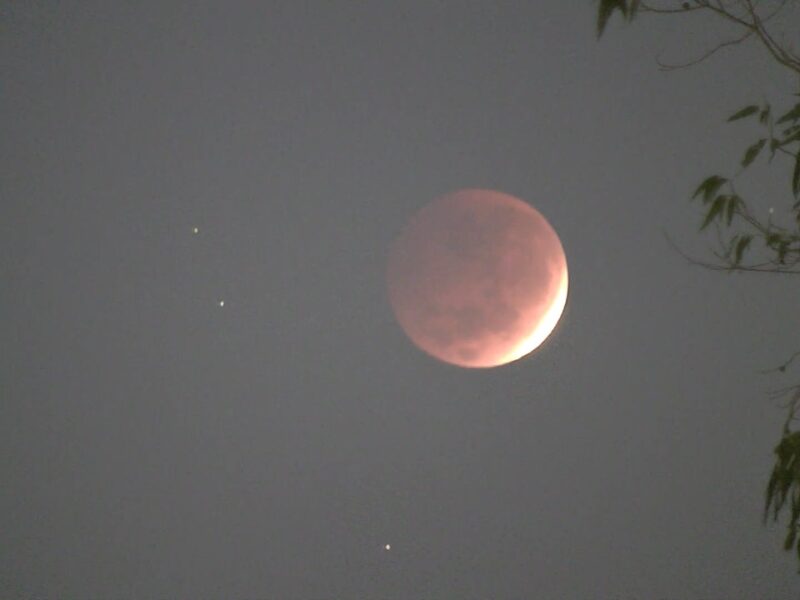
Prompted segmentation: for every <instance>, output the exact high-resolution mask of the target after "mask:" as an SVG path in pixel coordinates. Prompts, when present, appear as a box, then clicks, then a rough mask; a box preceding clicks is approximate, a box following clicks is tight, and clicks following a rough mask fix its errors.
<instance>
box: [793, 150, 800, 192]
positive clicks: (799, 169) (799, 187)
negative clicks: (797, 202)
mask: <svg viewBox="0 0 800 600" xmlns="http://www.w3.org/2000/svg"><path fill="white" fill-rule="evenodd" d="M792 191H793V192H794V195H795V196H800V152H798V153H797V156H796V157H795V159H794V173H793V174H792Z"/></svg>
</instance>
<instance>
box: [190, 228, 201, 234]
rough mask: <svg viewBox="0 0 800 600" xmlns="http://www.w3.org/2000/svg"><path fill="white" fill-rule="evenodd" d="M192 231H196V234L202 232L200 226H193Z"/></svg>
mask: <svg viewBox="0 0 800 600" xmlns="http://www.w3.org/2000/svg"><path fill="white" fill-rule="evenodd" d="M192 233H194V234H198V233H200V228H199V227H192Z"/></svg>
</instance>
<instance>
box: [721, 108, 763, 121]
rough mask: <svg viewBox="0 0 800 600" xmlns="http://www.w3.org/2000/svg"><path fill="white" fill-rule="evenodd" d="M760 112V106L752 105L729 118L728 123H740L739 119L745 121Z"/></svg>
mask: <svg viewBox="0 0 800 600" xmlns="http://www.w3.org/2000/svg"><path fill="white" fill-rule="evenodd" d="M757 112H758V106H756V105H755V104H751V105H750V106H745V107H744V108H743V109H742V110H740V111H737V112H735V113H733V114H732V115H731V116H730V117H728V123H730V122H732V121H738V120H739V119H744V118H746V117H749V116H750V115H754V114H756V113H757Z"/></svg>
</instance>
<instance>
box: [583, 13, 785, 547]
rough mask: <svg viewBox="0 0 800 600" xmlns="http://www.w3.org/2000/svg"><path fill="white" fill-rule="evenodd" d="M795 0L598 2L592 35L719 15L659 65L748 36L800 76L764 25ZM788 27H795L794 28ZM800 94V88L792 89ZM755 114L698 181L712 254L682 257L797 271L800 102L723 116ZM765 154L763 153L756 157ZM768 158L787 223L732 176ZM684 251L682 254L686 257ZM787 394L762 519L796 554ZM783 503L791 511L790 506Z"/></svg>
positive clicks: (696, 196) (714, 264)
mask: <svg viewBox="0 0 800 600" xmlns="http://www.w3.org/2000/svg"><path fill="white" fill-rule="evenodd" d="M797 3H798V0H791V2H790V0H775V1H774V2H758V1H757V0H730V1H725V2H723V1H721V0H692V1H690V2H659V3H656V2H643V1H640V0H600V1H599V7H598V13H597V33H598V36H602V35H603V33H604V32H605V31H606V28H607V26H608V24H609V22H610V20H611V18H612V17H614V15H619V16H620V17H621V18H622V19H623V20H624V21H625V22H630V21H632V20H633V19H634V18H635V17H637V16H639V15H645V14H648V13H650V14H654V15H678V16H681V15H684V16H685V15H686V14H687V13H693V12H695V11H701V12H702V13H705V14H709V15H712V16H716V17H719V18H720V19H722V20H725V21H727V22H728V23H731V24H733V25H734V26H735V27H737V28H738V29H739V30H740V31H739V35H738V36H736V37H734V38H731V39H728V40H724V41H722V42H719V43H718V44H717V45H715V46H713V47H712V48H711V50H709V51H706V52H705V53H703V54H702V55H700V56H698V57H696V58H694V59H692V60H688V61H685V62H683V63H679V64H665V63H661V62H660V63H659V66H660V67H661V68H662V69H664V70H673V69H680V68H685V67H689V66H692V65H696V64H698V63H700V62H702V61H704V60H706V59H708V58H710V57H711V56H712V55H714V54H715V53H717V52H718V51H719V50H722V49H725V48H728V47H730V46H734V45H738V44H740V43H742V42H744V41H746V40H748V39H754V40H757V41H758V42H759V43H760V45H761V46H762V47H763V48H764V49H766V51H767V52H768V53H769V55H770V56H771V57H772V59H774V60H775V61H776V62H777V63H778V64H779V65H781V66H782V67H785V68H787V69H789V70H791V71H793V72H794V73H797V74H798V75H800V55H798V54H796V53H795V52H794V51H793V50H792V49H791V48H790V47H788V46H786V45H785V44H783V42H782V41H778V39H779V37H778V36H776V35H774V34H773V33H772V32H771V31H770V29H769V28H768V27H767V24H768V23H770V22H771V21H773V19H775V18H779V17H780V15H781V11H783V10H784V8H785V7H786V6H787V5H790V4H797ZM792 31H796V28H793V29H792ZM794 96H795V97H800V93H795V94H794ZM751 119H755V120H757V123H758V127H759V129H760V135H759V136H758V137H757V138H756V139H755V140H754V141H753V142H752V143H750V144H748V145H747V146H746V147H745V148H744V149H743V151H742V155H741V159H740V160H739V164H738V165H737V167H736V168H735V169H732V172H731V173H730V174H728V175H727V176H725V175H720V174H713V175H710V176H708V177H706V178H705V179H703V181H701V182H700V184H699V185H698V186H697V188H696V189H695V190H694V193H693V194H692V200H697V201H699V202H700V204H701V206H702V209H703V217H702V221H701V223H700V230H701V231H703V230H706V229H708V228H710V227H712V226H713V228H714V229H715V230H716V234H717V243H718V246H717V248H716V250H714V251H712V253H713V255H714V258H713V259H711V260H697V259H694V258H690V257H688V256H687V257H686V258H687V259H688V260H689V261H690V262H691V263H693V264H698V265H701V266H703V267H706V268H709V269H713V270H720V271H728V272H732V271H746V272H759V273H769V274H781V275H800V102H797V101H796V100H795V101H793V102H787V103H786V105H785V106H782V107H781V109H780V110H777V111H775V110H774V109H773V107H772V106H771V105H770V104H769V103H766V102H764V103H757V104H749V105H747V106H745V107H743V108H741V109H739V110H737V111H736V112H734V113H733V114H732V115H730V116H729V117H728V118H727V122H729V123H735V124H737V125H738V122H740V121H744V120H751ZM764 155H766V158H761V157H762V156H764ZM759 160H766V161H767V163H768V164H769V165H770V166H771V167H773V168H775V171H774V172H775V173H777V174H778V175H777V177H781V178H782V177H784V176H786V175H787V174H788V177H787V179H788V181H787V185H786V186H785V188H784V189H785V190H786V201H787V208H788V211H787V212H788V214H789V215H791V217H790V219H789V222H776V221H775V220H774V218H773V210H772V209H770V211H769V215H768V216H767V217H766V218H764V217H762V216H759V214H758V213H757V211H756V210H754V209H753V208H752V207H751V204H750V203H748V201H747V199H746V198H743V197H742V196H741V195H740V194H739V193H738V192H737V182H739V181H740V179H741V178H742V177H746V176H747V173H748V168H749V167H750V166H751V165H753V164H755V163H756V162H757V161H759ZM684 256H685V255H684ZM797 357H800V352H797V353H795V354H794V355H792V356H791V357H790V358H789V359H788V360H787V361H786V362H784V363H783V364H782V365H780V366H779V367H777V368H776V369H775V371H777V372H779V373H784V372H786V370H787V368H788V367H789V365H790V364H791V363H792V362H793V361H794V359H795V358H797ZM788 395H791V401H790V402H789V406H788V408H789V415H788V418H787V420H786V423H785V425H784V428H783V432H782V435H781V439H780V442H779V443H778V445H777V446H776V447H775V457H776V459H775V466H774V468H773V470H772V474H771V476H770V478H769V482H768V484H767V489H766V498H765V503H764V520H765V521H766V520H768V519H769V518H770V517H771V518H772V520H773V521H777V520H778V519H779V517H780V516H781V514H782V513H783V511H785V510H786V511H787V512H788V516H789V524H788V532H787V535H786V539H785V541H784V548H785V549H786V550H792V549H794V550H795V551H796V552H797V557H798V560H800V430H795V429H793V427H792V425H793V423H794V422H795V421H796V420H798V416H797V413H798V408H799V407H800V385H795V386H789V387H787V388H784V389H783V390H779V391H778V393H777V394H776V397H783V396H788ZM787 509H788V510H787Z"/></svg>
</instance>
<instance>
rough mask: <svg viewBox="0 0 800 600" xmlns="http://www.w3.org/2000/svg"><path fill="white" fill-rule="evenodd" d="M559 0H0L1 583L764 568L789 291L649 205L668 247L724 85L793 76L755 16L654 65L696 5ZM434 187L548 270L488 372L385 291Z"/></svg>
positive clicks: (731, 148) (533, 577) (283, 586)
mask: <svg viewBox="0 0 800 600" xmlns="http://www.w3.org/2000/svg"><path fill="white" fill-rule="evenodd" d="M594 11H595V6H594V4H592V3H590V2H571V1H570V2H565V1H563V0H548V1H539V2H497V3H495V2H491V3H490V2H432V1H425V2H406V1H404V2H396V1H380V2H379V1H372V2H341V1H340V2H322V1H319V2H312V1H306V2H303V1H299V0H293V1H287V2H255V1H253V2H215V3H211V2H191V3H190V2H174V1H166V0H160V1H158V2H108V1H104V2H99V1H89V0H80V1H77V0H75V1H64V2H44V1H38V2H32V1H31V2H5V3H3V5H2V7H0V68H1V69H2V72H0V75H1V76H2V94H0V115H1V116H2V125H3V126H2V131H3V136H2V138H1V139H0V240H2V242H1V243H2V258H0V269H1V270H0V274H1V275H2V282H3V284H2V286H0V308H2V315H3V320H2V324H0V339H2V345H1V346H0V474H1V475H2V480H1V481H2V486H0V531H2V543H0V596H2V597H3V598H34V597H35V598H59V599H61V598H76V599H94V598H97V599H99V598H114V599H127V598H143V599H150V598H196V599H204V598H209V599H211V598H270V599H272V598H275V599H287V600H295V599H297V600H315V599H354V600H355V599H360V600H370V599H375V600H390V599H397V600H406V599H411V598H425V599H428V600H434V599H442V600H445V599H447V600H450V599H458V600H472V599H475V600H477V599H487V598H493V599H499V600H505V599H508V600H512V599H536V598H543V599H561V598H565V599H566V598H569V599H573V598H574V599H584V598H587V599H633V598H642V599H644V598H648V599H651V598H652V599H655V598H669V599H701V598H702V599H708V600H716V599H724V600H738V599H741V600H752V599H754V598H760V599H761V598H763V599H767V600H769V599H776V600H783V599H790V598H796V597H797V592H798V589H799V588H800V584H798V579H797V575H796V572H795V571H796V557H794V556H792V555H791V554H788V553H787V554H784V553H782V551H781V550H780V540H781V538H782V534H783V528H782V527H767V528H765V527H763V526H762V525H761V521H760V517H761V507H762V498H763V496H762V493H763V487H764V484H765V481H766V477H767V475H768V471H769V469H770V467H771V463H772V456H771V450H772V447H773V445H774V443H775V442H776V440H777V436H778V434H779V431H780V426H781V423H782V420H783V418H784V412H783V411H782V410H781V409H780V408H779V407H777V406H776V405H775V404H773V403H770V402H769V401H768V400H767V399H766V398H765V394H766V392H767V391H768V390H769V389H771V388H773V387H777V386H779V385H781V384H783V383H784V382H783V380H779V379H775V378H769V377H765V376H763V375H760V374H759V373H758V371H759V370H760V369H763V368H766V367H770V366H774V365H776V364H778V363H780V362H782V361H783V360H784V359H785V357H786V355H787V354H789V353H791V352H793V351H794V350H796V349H797V348H796V346H795V343H796V330H797V305H796V302H795V301H794V300H793V298H794V297H793V296H792V295H790V294H791V292H792V291H794V289H795V288H793V287H791V284H790V283H789V282H787V281H784V280H780V279H770V278H763V279H753V278H748V277H743V276H742V277H739V276H722V275H718V274H714V273H710V272H706V271H702V270H697V269H694V268H691V267H689V266H687V265H686V263H685V262H684V261H683V260H682V259H681V258H680V257H679V256H677V255H676V254H675V252H673V251H672V250H671V249H670V248H669V247H668V245H667V244H666V242H665V241H664V237H663V235H662V230H667V231H669V232H670V234H671V235H672V236H673V237H674V238H675V239H677V240H678V241H679V243H681V244H682V245H683V246H684V247H685V248H687V249H690V250H696V251H698V252H702V250H703V248H704V247H705V244H706V242H705V241H704V240H703V239H702V238H700V237H699V236H697V235H696V227H697V223H698V214H697V212H696V210H697V208H696V207H694V206H693V205H691V204H689V203H688V202H687V201H686V198H687V192H689V191H690V190H691V189H692V188H693V187H694V186H695V185H696V184H697V183H698V181H699V180H700V179H701V178H702V177H704V176H706V175H708V174H710V173H711V172H714V171H716V170H721V169H723V168H726V167H728V166H729V165H731V164H732V163H733V162H734V161H735V160H736V159H737V158H738V157H739V155H740V152H741V149H742V146H743V145H744V144H745V143H746V142H748V141H749V140H750V138H751V137H752V131H751V130H748V129H747V127H746V126H742V127H739V128H734V127H731V126H726V125H725V124H724V123H723V121H724V119H725V117H727V116H728V115H729V114H730V113H731V112H733V111H734V110H736V109H737V108H740V107H741V106H743V105H745V104H747V103H749V102H750V101H753V100H755V101H759V100H761V98H762V97H763V96H764V95H768V96H770V97H772V98H773V99H775V100H778V101H786V96H785V95H784V96H781V94H782V93H784V94H785V92H787V91H791V88H790V87H789V84H790V83H791V81H789V80H788V79H786V78H785V77H784V76H783V75H782V74H781V73H780V72H779V71H777V70H776V69H775V68H774V67H773V66H772V65H771V63H770V62H769V61H768V59H767V58H766V57H765V56H764V54H763V53H762V52H761V50H760V49H759V48H758V47H756V46H752V47H749V48H745V47H742V48H738V49H736V50H734V51H732V52H730V53H728V54H726V55H724V56H720V57H719V58H718V59H717V60H715V61H713V62H710V63H707V64H704V65H701V66H699V67H697V68H694V69H691V70H688V71H684V72H678V73H670V74H666V73H662V72H659V71H658V69H657V66H656V64H655V57H656V56H657V55H658V54H659V53H660V52H664V54H665V56H675V57H678V58H685V57H688V56H687V55H691V53H692V51H693V50H695V49H703V48H704V47H707V46H708V45H710V44H711V43H713V41H714V40H715V39H717V36H718V35H719V34H720V33H722V30H719V29H718V28H714V27H713V26H710V25H709V24H705V23H704V24H700V26H698V27H697V28H696V30H689V29H687V28H686V21H685V20H682V21H679V20H675V21H669V20H649V19H644V18H643V19H641V22H638V23H636V24H634V26H632V27H630V28H625V29H623V28H620V27H617V26H615V27H613V30H612V31H611V32H610V33H609V34H608V35H607V37H606V38H604V39H603V41H602V42H601V43H598V42H597V41H596V39H595V35H594V33H595V32H594ZM795 14H796V13H795ZM465 187H480V188H493V189H498V190H501V191H504V192H507V193H510V194H513V195H515V196H518V197H520V198H523V199H525V200H527V201H529V202H530V203H532V204H533V205H534V206H535V207H536V208H537V209H538V210H540V211H541V212H542V213H543V214H544V215H545V216H546V217H547V218H548V220H549V221H550V223H551V224H552V225H553V226H554V227H555V228H556V230H557V231H558V232H559V235H560V236H561V240H562V243H563V245H564V248H565V251H566V254H567V259H568V261H569V267H570V276H571V281H570V283H571V288H570V298H569V302H568V305H567V310H566V312H565V316H564V318H563V319H562V322H561V324H560V325H559V327H558V328H557V330H556V332H555V333H554V335H553V336H552V337H551V338H550V340H549V341H548V342H547V343H546V344H545V345H544V346H543V347H542V349H541V350H540V351H538V352H537V353H535V354H534V355H533V356H531V357H529V358H527V359H524V360H521V361H518V362H516V363H514V364H511V365H509V366H506V367H503V368H498V369H494V370H478V371H473V370H463V369H458V368H455V367H450V366H447V365H445V364H442V363H437V362H435V361H433V360H432V359H430V358H429V357H428V356H426V355H425V354H423V353H422V352H420V351H419V350H417V349H416V348H415V347H414V346H413V345H412V344H411V343H410V342H409V341H408V340H407V339H406V337H405V336H404V335H403V333H402V331H401V330H400V328H399V327H398V326H397V324H396V323H395V321H394V319H393V316H392V313H391V310H390V308H389V305H388V302H387V300H386V292H385V289H384V268H385V261H386V252H387V249H388V247H389V244H390V242H391V240H392V239H393V238H394V237H395V236H396V235H397V233H398V232H399V231H400V229H401V228H402V226H403V225H404V223H405V222H406V220H407V219H408V218H409V217H410V216H411V214H413V213H414V211H416V210H417V209H418V208H419V207H421V206H422V205H424V204H426V203H427V202H429V201H430V200H431V199H432V198H434V197H435V196H438V195H440V194H442V193H445V192H448V191H451V190H454V189H459V188H465ZM762 208H763V207H762ZM764 210H766V209H765V208H764ZM193 227H198V228H199V233H198V234H196V235H195V234H193V233H192V228H193ZM220 301H224V303H225V304H224V306H220V305H219V303H220ZM387 543H388V544H391V546H392V548H391V551H388V552H387V551H386V550H384V545H385V544H387Z"/></svg>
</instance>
